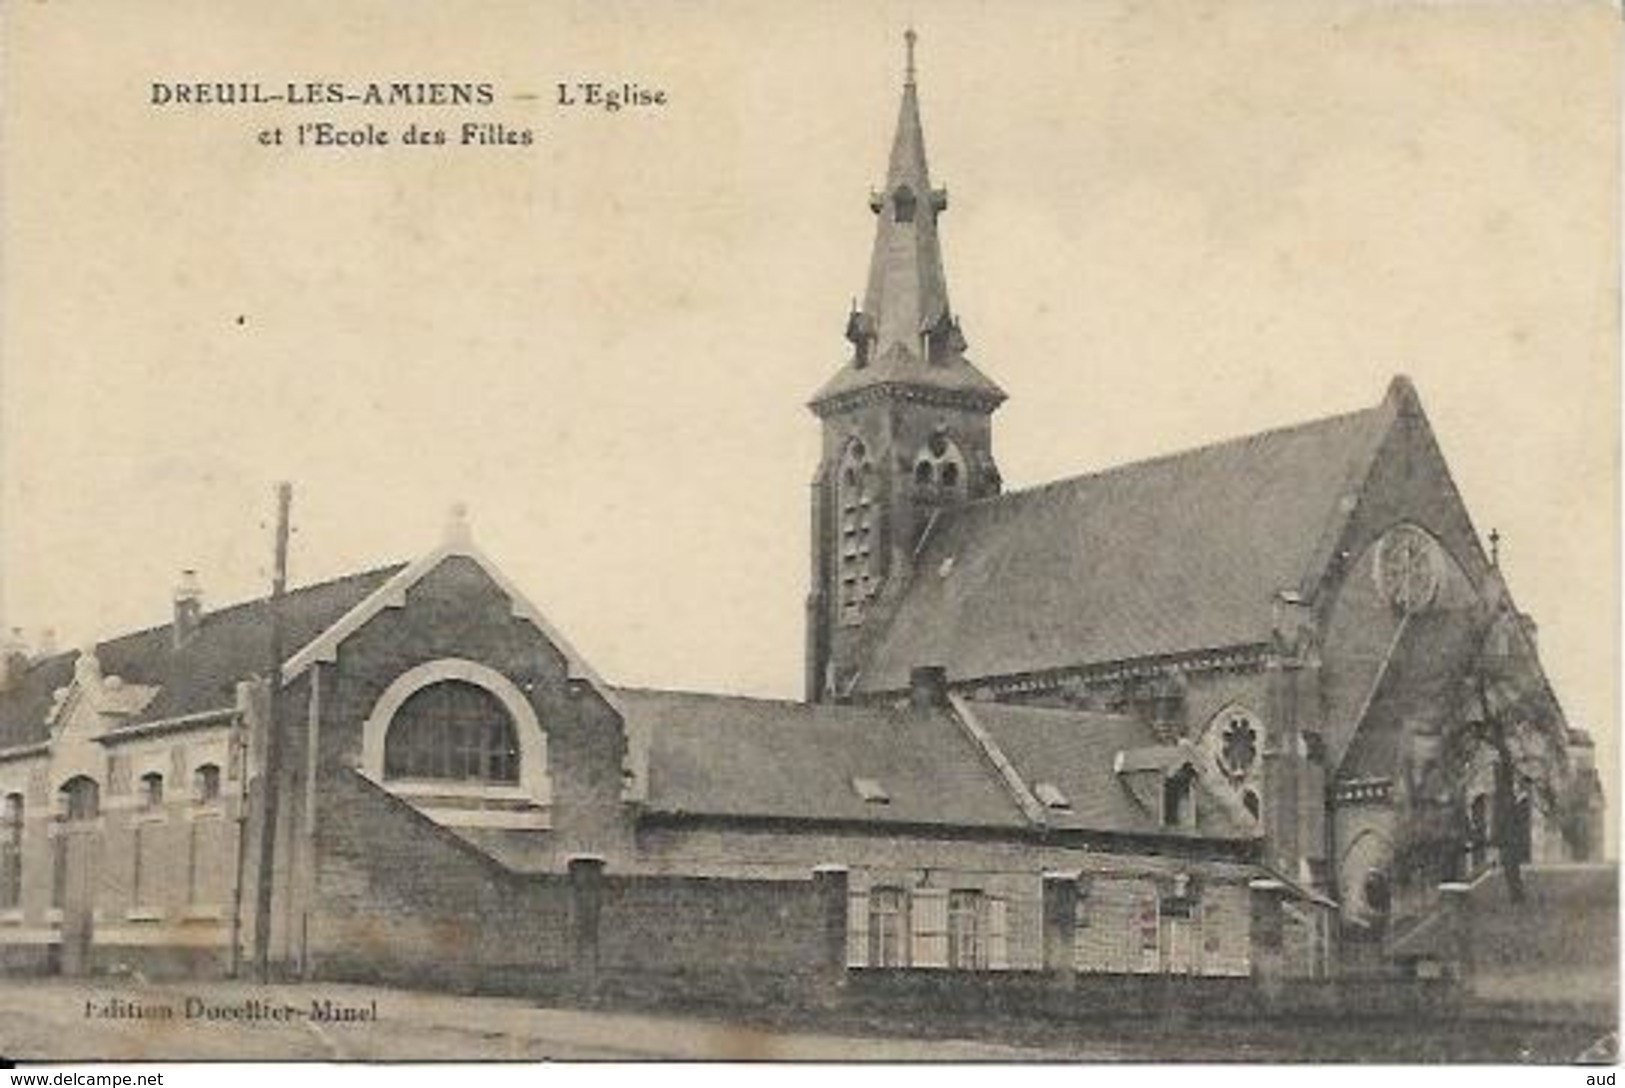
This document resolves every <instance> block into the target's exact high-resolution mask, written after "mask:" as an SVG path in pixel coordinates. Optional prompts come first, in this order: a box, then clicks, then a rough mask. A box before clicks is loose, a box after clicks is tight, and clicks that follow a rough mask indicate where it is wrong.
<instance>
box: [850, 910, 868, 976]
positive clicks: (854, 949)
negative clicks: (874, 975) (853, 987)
mask: <svg viewBox="0 0 1625 1088" xmlns="http://www.w3.org/2000/svg"><path fill="white" fill-rule="evenodd" d="M846 965H847V966H848V967H867V966H869V896H868V894H867V893H865V892H851V893H849V894H848V895H847V897H846Z"/></svg>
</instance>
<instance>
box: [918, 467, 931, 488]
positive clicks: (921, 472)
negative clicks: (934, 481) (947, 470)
mask: <svg viewBox="0 0 1625 1088" xmlns="http://www.w3.org/2000/svg"><path fill="white" fill-rule="evenodd" d="M931 476H932V472H931V462H930V461H920V462H917V463H916V464H915V466H914V482H915V483H917V484H919V485H920V486H921V487H928V486H930V484H931Z"/></svg>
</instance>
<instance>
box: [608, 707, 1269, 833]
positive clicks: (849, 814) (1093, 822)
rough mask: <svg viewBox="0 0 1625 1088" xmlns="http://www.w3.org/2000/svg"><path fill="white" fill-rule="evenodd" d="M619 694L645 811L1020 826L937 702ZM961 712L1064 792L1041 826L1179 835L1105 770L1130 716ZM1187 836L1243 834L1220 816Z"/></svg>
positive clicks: (1008, 800) (1134, 729) (1031, 777)
mask: <svg viewBox="0 0 1625 1088" xmlns="http://www.w3.org/2000/svg"><path fill="white" fill-rule="evenodd" d="M616 695H617V701H618V702H619V704H620V706H621V708H622V710H623V712H624V713H625V714H626V715H628V717H629V718H631V719H634V720H635V724H637V725H639V726H641V727H642V728H643V729H645V730H646V731H647V735H648V736H649V737H650V745H651V747H650V755H649V792H648V798H647V802H646V806H645V807H646V811H649V812H652V813H659V814H666V815H689V816H721V817H738V818H762V819H792V820H834V821H863V822H868V823H874V824H881V825H885V824H913V825H926V826H942V827H954V828H980V829H997V830H1007V831H1018V830H1023V829H1026V828H1028V827H1030V826H1031V825H1030V823H1029V821H1028V819H1027V818H1026V816H1025V815H1024V814H1023V813H1022V811H1021V809H1020V807H1019V806H1018V805H1017V803H1016V801H1015V799H1014V797H1013V795H1012V794H1011V793H1010V791H1009V788H1008V787H1007V786H1006V784H1005V782H1004V781H1003V779H1002V778H1001V777H1000V776H999V773H998V772H997V771H996V770H995V769H994V767H993V766H992V764H991V763H990V762H989V760H988V758H987V757H986V755H985V754H984V753H983V752H982V751H981V749H980V748H979V747H978V746H977V745H976V744H975V743H973V742H972V741H971V739H970V738H969V736H968V735H967V734H966V732H965V730H964V729H963V728H962V727H961V726H960V725H959V724H958V723H957V722H955V721H954V720H953V719H952V718H951V717H950V716H949V712H948V711H946V710H936V711H919V710H915V709H913V708H908V707H902V708H894V707H880V706H855V705H847V704H807V703H795V702H785V701H778V700H770V699H752V698H744V697H739V696H722V695H698V694H690V693H687V692H670V691H649V690H643V689H627V688H618V689H616ZM972 709H973V712H974V714H975V716H976V719H977V721H979V722H980V723H981V724H982V725H983V727H984V728H985V729H986V730H987V731H988V733H989V734H990V735H991V736H992V737H993V739H994V741H995V743H997V744H998V745H999V747H1000V748H1001V749H1002V750H1003V751H1004V752H1005V754H1006V755H1007V757H1008V758H1009V759H1010V761H1011V763H1012V764H1013V765H1014V766H1015V768H1016V770H1017V773H1018V774H1019V775H1021V777H1022V778H1023V779H1024V781H1025V782H1026V784H1027V786H1028V788H1029V789H1030V788H1031V787H1032V786H1033V785H1034V784H1035V782H1036V781H1038V780H1043V781H1050V782H1054V783H1055V784H1056V785H1058V786H1060V788H1061V789H1062V790H1063V792H1065V793H1066V794H1067V797H1068V799H1069V800H1070V801H1071V802H1072V806H1073V809H1072V811H1071V812H1070V813H1067V812H1052V813H1051V817H1052V818H1051V820H1050V823H1051V826H1053V827H1057V828H1062V829H1069V830H1080V831H1097V832H1111V833H1147V834H1165V835H1167V834H1179V832H1170V831H1168V830H1167V829H1164V828H1161V827H1159V826H1158V824H1157V820H1156V816H1155V814H1154V813H1149V812H1146V811H1145V810H1143V809H1141V808H1140V807H1139V806H1138V805H1137V804H1136V802H1135V801H1134V799H1133V797H1132V795H1131V794H1130V793H1129V792H1128V791H1127V789H1126V788H1125V787H1124V786H1123V785H1122V784H1121V783H1120V782H1119V781H1118V780H1117V779H1116V776H1115V775H1114V774H1113V773H1112V769H1111V766H1112V757H1113V755H1114V754H1115V752H1116V751H1117V750H1118V749H1119V748H1120V747H1125V746H1138V745H1144V744H1147V743H1150V734H1149V733H1148V732H1147V731H1146V729H1145V727H1144V726H1143V725H1141V724H1139V723H1138V722H1136V721H1135V720H1134V719H1132V718H1127V717H1121V716H1117V715H1110V714H1097V713H1083V712H1074V711H1062V710H1039V709H1034V708H1030V707H1011V706H1001V705H994V704H983V703H976V704H973V706H972ZM855 778H868V779H873V780H875V781H876V782H878V783H879V784H880V786H881V787H882V788H883V789H884V791H885V793H886V794H887V796H888V797H889V799H890V800H889V802H888V803H886V804H874V803H871V802H866V801H864V800H863V799H862V798H861V797H860V796H859V795H858V792H857V790H856V789H854V787H853V779H855ZM1209 807H1216V806H1209ZM1185 834H1194V835H1195V836H1196V837H1203V838H1223V839H1246V838H1248V837H1250V836H1249V835H1248V833H1246V832H1244V831H1241V830H1240V829H1238V828H1236V827H1235V826H1234V825H1232V824H1230V823H1229V822H1228V821H1220V822H1215V823H1212V824H1211V825H1206V826H1203V827H1201V828H1198V829H1197V830H1196V831H1195V832H1194V833H1192V832H1185Z"/></svg>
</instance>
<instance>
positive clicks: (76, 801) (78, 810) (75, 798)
mask: <svg viewBox="0 0 1625 1088" xmlns="http://www.w3.org/2000/svg"><path fill="white" fill-rule="evenodd" d="M61 794H62V801H63V806H64V807H63V813H64V815H66V816H67V818H68V819H69V820H71V821H74V822H80V821H84V820H94V819H96V817H98V816H100V815H101V788H100V787H99V786H97V785H96V780H95V779H93V778H86V777H85V776H84V775H79V776H78V777H77V778H70V779H68V780H67V781H66V782H64V783H63V784H62V789H61Z"/></svg>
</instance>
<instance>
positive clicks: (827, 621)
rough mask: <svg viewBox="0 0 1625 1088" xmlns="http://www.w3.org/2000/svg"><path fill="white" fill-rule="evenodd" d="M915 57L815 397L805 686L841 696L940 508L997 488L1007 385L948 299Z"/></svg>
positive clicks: (812, 694)
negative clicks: (817, 445) (842, 325)
mask: <svg viewBox="0 0 1625 1088" xmlns="http://www.w3.org/2000/svg"><path fill="white" fill-rule="evenodd" d="M904 40H905V42H906V45H907V54H908V56H907V64H906V68H905V76H904V79H903V100H902V106H901V108H900V109H899V111H898V115H897V133H896V135H895V136H894V137H893V139H892V148H891V158H890V161H889V162H888V164H887V168H886V184H885V188H884V189H882V190H881V191H879V192H875V193H872V194H871V195H870V197H869V208H870V210H871V211H873V212H874V214H875V241H874V250H873V253H872V255H871V257H870V259H869V283H868V287H867V289H866V290H865V291H864V295H863V305H862V307H861V308H856V307H855V308H854V309H853V311H852V313H851V314H850V315H849V316H848V318H847V322H846V339H847V340H848V341H849V342H850V343H851V345H852V354H851V357H850V358H849V359H848V360H847V361H846V363H845V364H844V365H843V366H842V367H841V368H840V369H839V370H838V371H836V373H835V375H834V377H832V378H831V379H830V380H829V381H828V382H826V383H825V384H824V387H823V388H822V389H820V390H819V391H818V393H817V394H816V395H815V396H814V397H813V399H812V401H811V404H810V407H811V408H812V411H813V414H814V415H816V416H817V417H818V418H819V420H820V421H821V423H822V425H823V451H822V455H821V457H820V460H819V465H818V471H817V473H816V474H815V475H814V477H813V483H812V534H813V535H812V591H811V593H810V594H809V595H808V598H807V661H806V694H807V699H808V700H809V701H812V702H818V701H826V700H832V699H839V698H841V697H843V696H844V695H845V694H846V693H847V692H849V691H850V690H851V687H852V684H853V683H854V682H855V680H856V678H857V670H858V668H859V664H858V662H859V659H860V655H861V653H862V650H863V646H864V638H865V632H866V631H867V632H871V633H872V632H873V630H874V629H875V628H876V627H877V626H881V625H882V624H883V621H884V618H885V616H886V615H887V613H888V612H889V610H890V606H891V605H892V604H893V603H894V602H895V600H896V599H897V597H898V596H899V595H900V594H901V592H902V589H903V587H904V586H906V585H907V583H908V580H909V578H910V576H911V574H912V573H913V566H912V559H913V556H914V554H915V551H916V549H917V548H918V546H919V544H920V542H921V540H922V539H923V537H924V535H925V534H926V533H927V532H929V531H930V525H931V520H932V518H933V517H935V516H936V515H937V514H938V513H939V512H940V511H941V510H943V509H944V508H948V507H952V506H955V505H957V504H959V503H963V502H968V501H971V500H974V499H979V498H984V497H986V496H988V495H994V494H997V493H998V491H999V488H1000V480H999V471H998V467H997V466H996V465H995V464H994V461H993V442H992V418H993V412H994V411H995V410H996V409H997V408H998V406H999V405H1000V404H1001V403H1002V402H1003V401H1004V399H1005V394H1004V391H1003V390H1002V389H1000V388H999V387H998V385H996V384H995V383H994V382H993V381H992V380H990V379H989V378H988V377H987V376H986V375H984V374H983V373H982V372H981V371H979V370H977V369H976V367H975V366H974V365H972V364H971V362H970V360H969V359H968V358H966V356H965V349H966V343H965V338H964V336H963V334H962V333H961V332H960V328H959V321H958V319H957V318H956V317H955V316H954V314H953V311H952V310H951V309H950V308H949V305H948V284H947V278H946V277H945V275H944V274H943V268H942V248H941V245H940V243H939V242H938V238H937V222H938V219H939V217H940V216H941V215H942V213H943V212H945V211H946V210H947V208H948V193H947V191H946V190H944V189H936V188H933V187H932V185H931V177H930V172H929V170H928V169H927V167H926V158H925V134H924V132H923V130H922V129H921V126H920V107H919V97H918V92H917V89H916V86H915V71H914V44H915V40H916V35H915V33H914V31H913V30H912V29H910V30H909V31H908V32H907V34H906V35H905V36H904Z"/></svg>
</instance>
